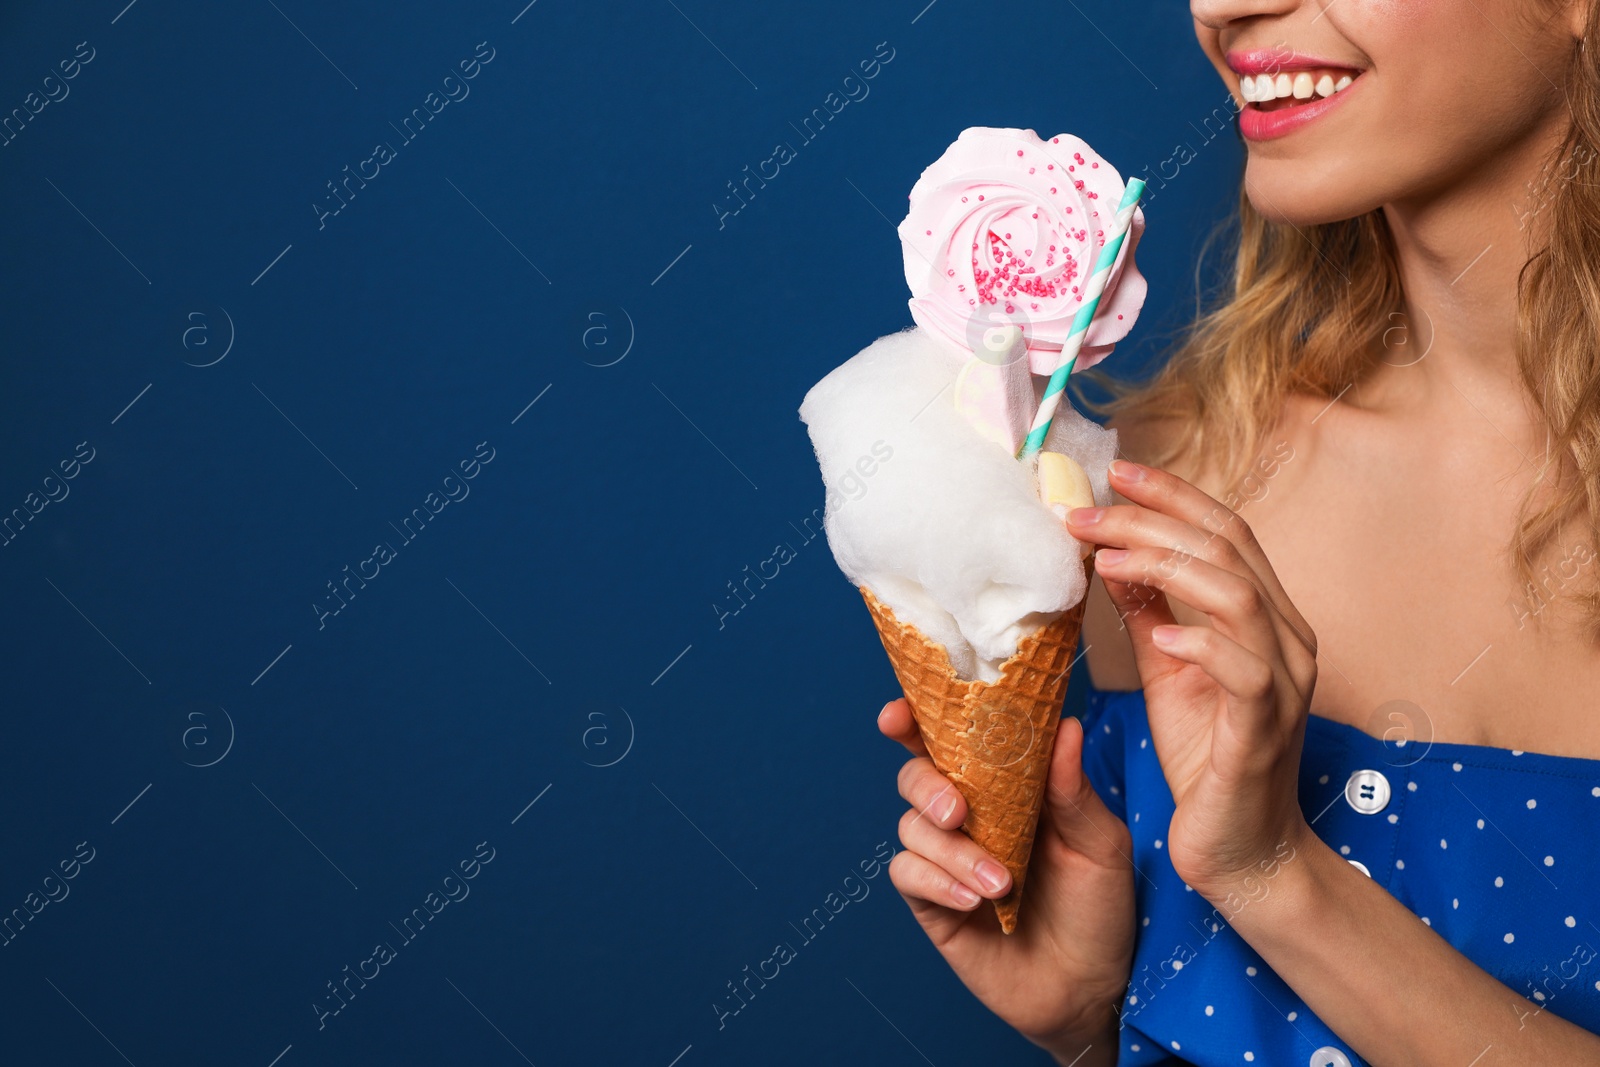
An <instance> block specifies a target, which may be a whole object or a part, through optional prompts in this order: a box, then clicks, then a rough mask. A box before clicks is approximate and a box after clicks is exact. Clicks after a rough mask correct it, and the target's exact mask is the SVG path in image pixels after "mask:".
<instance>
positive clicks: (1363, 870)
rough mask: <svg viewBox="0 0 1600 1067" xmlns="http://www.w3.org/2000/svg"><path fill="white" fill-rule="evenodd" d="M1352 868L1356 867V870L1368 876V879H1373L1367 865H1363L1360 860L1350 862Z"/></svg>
mask: <svg viewBox="0 0 1600 1067" xmlns="http://www.w3.org/2000/svg"><path fill="white" fill-rule="evenodd" d="M1350 866H1352V867H1354V868H1355V869H1356V870H1358V871H1360V872H1361V873H1362V874H1364V875H1366V876H1367V877H1368V878H1371V877H1372V872H1371V871H1369V870H1367V865H1366V864H1365V863H1362V862H1361V861H1360V860H1351V861H1350Z"/></svg>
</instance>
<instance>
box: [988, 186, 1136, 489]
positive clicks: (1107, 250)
mask: <svg viewBox="0 0 1600 1067" xmlns="http://www.w3.org/2000/svg"><path fill="white" fill-rule="evenodd" d="M1144 184H1145V183H1144V182H1143V181H1141V180H1140V179H1138V178H1133V179H1131V180H1130V181H1129V182H1128V187H1127V189H1126V190H1124V192H1123V194H1122V203H1121V204H1120V205H1119V206H1118V208H1117V217H1116V219H1115V221H1114V222H1113V223H1112V224H1111V232H1110V233H1108V234H1106V243H1105V247H1104V248H1102V249H1101V250H1100V260H1099V262H1098V263H1096V264H1095V267H1094V275H1093V277H1091V278H1090V279H1089V284H1088V286H1087V287H1086V288H1085V289H1084V293H1083V306H1082V307H1081V308H1079V309H1078V314H1077V317H1076V318H1074V319H1073V320H1072V332H1071V333H1069V334H1068V335H1067V340H1066V343H1065V344H1063V345H1062V346H1061V362H1060V363H1059V364H1057V366H1056V369H1055V373H1054V374H1052V375H1050V381H1049V384H1047V385H1046V386H1045V388H1044V400H1042V401H1041V402H1040V404H1039V413H1038V414H1037V415H1035V416H1034V417H1033V428H1032V429H1031V430H1029V431H1028V439H1027V440H1026V441H1024V442H1022V452H1021V453H1020V455H1019V457H1018V458H1020V459H1028V458H1030V457H1032V456H1035V455H1037V454H1038V453H1039V450H1040V449H1042V448H1043V447H1044V439H1045V436H1046V435H1047V434H1048V433H1049V432H1050V422H1051V420H1052V419H1054V418H1055V417H1056V409H1057V408H1058V407H1060V406H1061V395H1062V394H1063V393H1065V392H1066V389H1067V377H1068V376H1069V375H1070V374H1071V373H1072V365H1073V364H1074V363H1076V362H1078V352H1079V350H1080V349H1082V348H1083V339H1084V337H1085V335H1087V334H1088V332H1089V324H1090V323H1091V322H1093V321H1094V314H1095V311H1096V310H1098V309H1099V307H1100V297H1101V294H1103V293H1104V292H1105V291H1106V281H1107V279H1109V278H1110V277H1111V268H1112V267H1114V266H1115V265H1116V262H1117V253H1119V252H1120V251H1121V250H1122V242H1123V240H1124V239H1125V238H1126V237H1127V236H1128V229H1129V227H1131V226H1132V225H1133V212H1134V209H1135V208H1137V207H1138V206H1139V198H1140V197H1141V196H1143V195H1144Z"/></svg>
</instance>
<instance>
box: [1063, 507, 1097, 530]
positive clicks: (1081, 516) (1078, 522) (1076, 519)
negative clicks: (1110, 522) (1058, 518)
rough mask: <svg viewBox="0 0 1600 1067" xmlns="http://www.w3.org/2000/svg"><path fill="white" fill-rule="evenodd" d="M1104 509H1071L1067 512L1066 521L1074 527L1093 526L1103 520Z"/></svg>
mask: <svg viewBox="0 0 1600 1067" xmlns="http://www.w3.org/2000/svg"><path fill="white" fill-rule="evenodd" d="M1105 514H1106V509H1105V508H1073V509H1072V510H1071V511H1069V512H1067V521H1068V522H1070V523H1072V525H1074V526H1093V525H1094V524H1095V523H1097V522H1099V521H1100V520H1101V519H1103V518H1105Z"/></svg>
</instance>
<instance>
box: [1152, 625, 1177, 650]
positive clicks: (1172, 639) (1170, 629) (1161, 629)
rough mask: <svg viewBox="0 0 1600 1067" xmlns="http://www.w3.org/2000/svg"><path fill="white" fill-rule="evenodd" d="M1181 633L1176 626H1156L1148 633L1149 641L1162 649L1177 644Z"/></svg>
mask: <svg viewBox="0 0 1600 1067" xmlns="http://www.w3.org/2000/svg"><path fill="white" fill-rule="evenodd" d="M1182 632H1183V631H1182V630H1181V629H1180V628H1179V627H1177V626H1157V627H1156V628H1155V629H1154V630H1151V631H1150V640H1152V641H1154V642H1155V643H1156V644H1158V645H1160V646H1161V647H1162V648H1171V647H1172V646H1173V645H1175V644H1177V643H1178V638H1179V637H1180V636H1182Z"/></svg>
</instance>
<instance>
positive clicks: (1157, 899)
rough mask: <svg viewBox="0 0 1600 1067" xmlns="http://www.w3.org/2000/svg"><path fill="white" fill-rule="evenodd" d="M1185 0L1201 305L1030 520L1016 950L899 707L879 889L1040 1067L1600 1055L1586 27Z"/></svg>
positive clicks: (1597, 392) (1598, 254) (887, 727)
mask: <svg viewBox="0 0 1600 1067" xmlns="http://www.w3.org/2000/svg"><path fill="white" fill-rule="evenodd" d="M1192 8H1193V15H1194V18H1195V25H1196V31H1197V33H1198V36H1199V39H1200V43H1201V46H1202V47H1203V49H1204V50H1205V52H1206V54H1207V56H1208V57H1209V58H1210V59H1211V61H1212V62H1213V64H1215V66H1216V68H1217V71H1218V73H1219V74H1220V75H1221V76H1222V78H1223V80H1224V81H1225V82H1226V83H1227V85H1228V86H1229V87H1230V88H1231V89H1232V90H1233V91H1234V92H1235V93H1236V94H1237V95H1238V97H1239V99H1240V101H1241V106H1242V108H1243V110H1242V113H1241V115H1240V129H1241V133H1242V134H1243V136H1244V138H1245V140H1246V143H1247V146H1248V157H1249V162H1248V166H1247V169H1246V172H1245V181H1244V196H1243V200H1242V204H1241V211H1242V220H1241V225H1240V230H1239V246H1238V251H1237V259H1236V262H1235V265H1234V270H1233V278H1232V287H1231V290H1230V292H1229V293H1228V294H1227V299H1226V301H1225V302H1224V303H1222V304H1221V306H1220V307H1219V308H1218V309H1217V310H1215V311H1213V312H1212V313H1211V314H1209V315H1208V316H1206V317H1205V318H1203V319H1202V320H1201V321H1200V322H1199V323H1197V324H1196V326H1195V328H1194V330H1193V332H1192V334H1191V336H1190V337H1189V339H1188V340H1187V342H1186V343H1185V344H1184V345H1183V346H1182V347H1181V349H1180V350H1179V351H1178V352H1177V353H1176V354H1175V355H1174V357H1173V359H1172V360H1171V362H1170V363H1169V364H1168V365H1167V366H1166V368H1165V369H1164V370H1163V371H1162V372H1161V373H1160V374H1159V375H1158V376H1157V377H1156V378H1155V379H1154V380H1153V381H1152V382H1150V383H1148V384H1146V385H1144V386H1143V387H1140V388H1138V389H1133V390H1131V391H1129V392H1128V393H1127V394H1126V395H1124V396H1122V397H1120V398H1119V400H1118V401H1117V402H1116V403H1115V404H1114V405H1113V411H1114V425H1116V426H1118V428H1119V429H1120V431H1121V433H1122V439H1123V447H1124V451H1125V452H1126V453H1127V454H1128V455H1129V456H1130V457H1132V458H1134V459H1140V460H1143V461H1144V463H1146V464H1148V465H1141V464H1135V463H1132V462H1119V463H1117V464H1115V465H1114V466H1113V468H1112V478H1113V485H1114V487H1115V488H1116V489H1117V490H1118V493H1119V495H1120V500H1121V502H1119V503H1118V504H1117V505H1116V506H1113V507H1109V508H1091V509H1080V510H1078V511H1075V512H1072V513H1071V514H1070V515H1069V516H1068V523H1069V529H1070V530H1071V532H1072V534H1073V535H1074V536H1075V537H1078V538H1080V539H1082V540H1086V541H1091V542H1093V543H1094V544H1095V545H1097V546H1098V552H1097V555H1096V570H1097V572H1098V574H1099V576H1100V578H1101V579H1102V582H1101V583H1097V586H1096V589H1095V590H1094V591H1093V592H1092V594H1091V595H1092V597H1093V598H1094V599H1093V600H1092V601H1091V605H1090V608H1089V618H1088V621H1087V623H1086V626H1085V643H1086V645H1087V647H1088V653H1087V660H1088V669H1089V673H1090V676H1091V681H1092V683H1093V685H1094V686H1095V689H1094V691H1093V692H1092V694H1091V699H1090V707H1089V710H1088V712H1087V713H1086V715H1085V717H1084V720H1083V722H1082V725H1081V726H1080V725H1079V724H1078V723H1077V722H1076V721H1073V720H1068V721H1066V722H1064V723H1063V724H1062V727H1061V731H1060V734H1059V737H1058V740H1057V742H1056V749H1055V756H1054V764H1053V768H1052V778H1051V781H1050V794H1049V799H1048V804H1047V808H1046V811H1045V813H1044V817H1043V821H1042V825H1041V828H1040V834H1039V838H1038V843H1037V845H1036V846H1035V850H1034V854H1033V866H1032V869H1031V873H1030V876H1029V881H1028V894H1027V897H1026V901H1025V905H1024V909H1023V914H1022V920H1021V925H1020V928H1019V930H1018V932H1017V933H1016V934H1015V935H1012V936H1009V937H1007V936H1004V935H1002V934H1001V933H1000V931H999V927H998V925H997V923H996V921H995V919H994V916H993V914H992V909H990V908H988V907H987V905H986V904H984V902H983V898H996V897H1000V896H1002V895H1003V894H1004V893H1005V891H1006V890H1007V888H1008V884H1009V882H1008V878H1007V875H1006V872H1005V870H1004V868H1003V867H1001V866H1000V865H999V864H997V863H995V862H994V861H993V859H992V858H990V857H988V856H986V855H985V854H984V853H983V852H982V851H981V850H979V849H978V848H977V846H976V845H974V844H973V843H972V842H971V841H970V840H968V839H967V838H966V837H965V836H963V835H962V834H961V833H960V831H959V827H960V826H961V823H962V820H963V818H964V817H965V804H964V802H963V800H962V798H961V796H960V794H959V793H958V792H957V791H956V790H954V789H953V788H951V785H950V783H949V781H948V780H947V779H945V778H944V777H942V776H941V775H940V774H939V773H938V772H937V771H936V770H935V769H934V768H933V766H932V764H931V763H930V762H929V761H928V759H927V758H926V757H925V755H924V754H923V753H922V751H921V747H920V745H919V743H918V741H917V739H916V731H915V728H914V726H913V724H912V720H911V716H910V709H909V708H908V706H907V705H906V704H905V702H904V701H903V700H898V701H895V702H893V703H891V704H889V705H888V706H887V707H886V708H884V710H883V713H882V715H881V716H880V719H879V725H880V728H881V729H882V731H883V732H884V733H885V734H887V735H888V736H890V737H892V738H894V739H896V740H899V741H901V742H902V743H904V744H905V745H906V746H907V747H908V748H909V749H911V750H912V753H913V756H914V757H916V758H913V759H912V760H911V761H910V762H909V763H907V764H906V765H905V767H904V768H903V769H902V771H901V774H900V779H899V784H900V791H901V794H902V795H903V796H904V797H905V798H906V800H907V801H908V802H909V803H910V804H911V809H910V810H909V811H908V812H907V813H906V816H905V818H904V819H902V821H901V823H900V835H901V840H902V841H903V843H904V844H905V847H906V851H904V852H902V853H900V854H899V855H897V856H896V857H895V859H894V862H893V864H892V865H891V867H890V873H891V875H892V877H893V880H894V882H895V885H896V886H897V887H898V888H899V889H900V891H901V893H902V894H903V895H904V896H905V898H906V900H907V901H908V902H909V904H910V905H911V908H912V911H913V912H914V914H915V915H916V917H917V919H918V920H919V921H920V922H921V924H922V926H923V927H924V929H925V930H926V932H927V934H928V936H929V937H930V938H931V939H932V940H933V942H934V944H935V945H936V946H937V947H938V948H939V950H940V951H941V952H942V953H943V954H944V956H945V957H946V959H947V960H948V961H949V963H950V964H951V966H952V967H954V968H955V970H956V972H957V973H958V974H959V975H960V976H961V978H962V979H963V980H964V981H965V982H966V983H967V985H968V986H969V987H970V988H971V989H972V991H973V992H974V993H975V994H976V995H977V996H978V997H979V998H980V999H981V1000H982V1001H983V1002H984V1003H985V1004H987V1005H988V1006H989V1007H990V1008H992V1009H993V1010H994V1011H995V1012H997V1013H998V1014H999V1015H1000V1016H1001V1017H1002V1018H1003V1019H1005V1020H1006V1021H1007V1022H1009V1023H1010V1024H1011V1025H1013V1026H1015V1027H1016V1028H1017V1029H1018V1030H1019V1031H1021V1032H1022V1033H1023V1034H1024V1035H1026V1036H1027V1037H1028V1038H1029V1039H1031V1040H1032V1041H1034V1042H1035V1043H1037V1044H1039V1045H1041V1046H1043V1047H1044V1048H1046V1049H1048V1050H1050V1051H1051V1052H1052V1053H1053V1054H1054V1055H1055V1057H1056V1058H1057V1059H1058V1060H1059V1061H1060V1062H1061V1063H1063V1064H1069V1063H1070V1064H1076V1065H1078V1067H1090V1065H1094V1064H1111V1063H1119V1064H1122V1065H1124V1067H1127V1065H1140V1064H1182V1063H1193V1064H1203V1065H1213V1064H1230V1065H1231V1064H1241V1063H1250V1062H1254V1063H1260V1064H1270V1065H1272V1067H1282V1065H1298V1064H1310V1065H1312V1067H1346V1065H1350V1064H1358V1063H1363V1062H1365V1063H1372V1064H1381V1065H1387V1064H1397V1065H1406V1067H1415V1065H1432V1064H1438V1065H1440V1067H1469V1065H1471V1067H1489V1065H1501V1064H1517V1065H1522V1064H1540V1065H1546V1067H1559V1065H1567V1064H1595V1063H1600V1037H1597V1036H1596V1033H1597V1032H1600V891H1597V890H1596V889H1595V886H1597V885H1600V833H1597V831H1600V653H1597V644H1596V639H1597V636H1600V597H1597V596H1596V594H1595V590H1596V589H1597V588H1600V584H1597V577H1600V561H1597V559H1596V546H1595V532H1596V529H1597V528H1600V160H1597V159H1596V155H1595V154H1596V149H1597V148H1600V4H1595V5H1594V6H1593V7H1591V6H1590V4H1589V3H1588V2H1572V0H1193V3H1192ZM1586 38H1587V39H1588V41H1589V42H1590V43H1594V44H1595V45H1596V49H1595V50H1594V51H1590V50H1588V48H1587V45H1586V43H1585V39H1586Z"/></svg>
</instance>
